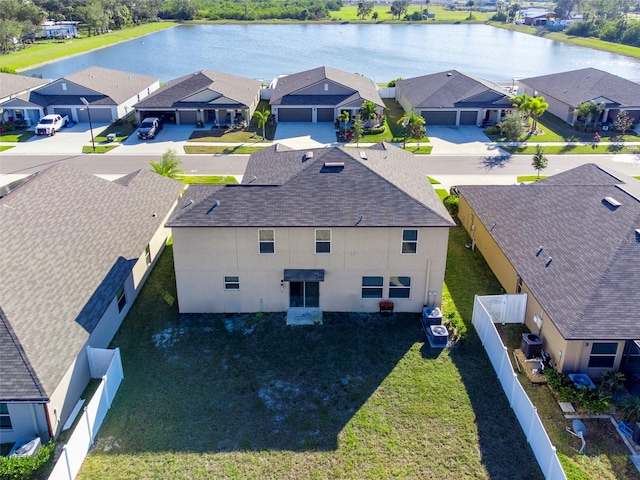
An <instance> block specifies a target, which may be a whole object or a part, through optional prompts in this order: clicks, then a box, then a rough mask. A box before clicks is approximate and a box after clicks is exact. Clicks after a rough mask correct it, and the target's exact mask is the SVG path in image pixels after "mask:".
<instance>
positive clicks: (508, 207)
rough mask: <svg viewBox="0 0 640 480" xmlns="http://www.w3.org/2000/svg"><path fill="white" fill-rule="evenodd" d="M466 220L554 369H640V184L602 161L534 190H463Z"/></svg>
mask: <svg viewBox="0 0 640 480" xmlns="http://www.w3.org/2000/svg"><path fill="white" fill-rule="evenodd" d="M459 190H460V210H459V218H460V221H461V222H462V225H463V226H464V227H465V229H466V230H467V231H468V232H469V234H470V236H471V238H472V248H477V249H479V250H480V251H481V252H482V254H483V256H484V258H485V259H486V261H487V263H488V264H489V266H490V267H491V269H492V270H493V272H494V274H495V275H496V277H497V278H498V280H499V281H500V283H501V284H502V286H503V288H504V289H505V291H506V293H510V294H513V293H527V294H528V303H527V309H526V318H525V321H526V325H527V327H528V328H529V329H530V330H531V331H532V332H534V333H540V335H541V337H542V339H543V348H544V350H545V351H546V352H548V353H549V354H550V356H551V361H552V363H553V365H554V366H555V367H556V368H557V369H558V370H560V371H562V372H564V373H572V372H582V373H587V374H588V375H589V376H591V377H593V378H598V377H599V376H600V375H601V373H602V370H603V369H605V368H614V369H619V370H622V371H624V372H626V373H630V374H633V373H637V372H639V371H640V347H639V345H640V342H639V340H640V310H639V309H638V305H640V182H639V181H638V180H635V179H633V178H631V177H627V176H624V175H619V174H614V173H610V172H607V171H605V170H603V169H602V168H599V167H598V166H596V165H594V164H588V165H583V166H580V167H577V168H574V169H572V170H569V171H567V172H564V173H560V174H557V175H554V176H552V177H549V178H547V179H545V180H541V181H539V182H535V183H534V184H530V185H510V186H461V187H459Z"/></svg>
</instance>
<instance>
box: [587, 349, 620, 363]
mask: <svg viewBox="0 0 640 480" xmlns="http://www.w3.org/2000/svg"><path fill="white" fill-rule="evenodd" d="M617 353H618V344H617V343H592V344H591V356H590V357H589V368H613V365H614V363H615V362H616V354H617Z"/></svg>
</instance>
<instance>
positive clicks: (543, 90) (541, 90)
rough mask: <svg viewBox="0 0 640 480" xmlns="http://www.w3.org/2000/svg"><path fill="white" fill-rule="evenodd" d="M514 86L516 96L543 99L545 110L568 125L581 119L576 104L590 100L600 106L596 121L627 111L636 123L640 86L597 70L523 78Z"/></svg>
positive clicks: (611, 119) (639, 118) (609, 120)
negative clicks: (546, 105) (599, 113)
mask: <svg viewBox="0 0 640 480" xmlns="http://www.w3.org/2000/svg"><path fill="white" fill-rule="evenodd" d="M518 83H519V84H520V85H521V87H522V88H521V89H519V93H526V94H527V95H529V96H532V97H537V96H543V97H544V99H545V101H546V102H547V103H548V104H549V108H548V109H547V111H548V112H549V113H552V114H554V115H555V116H556V117H558V118H560V119H561V120H563V121H565V122H567V123H568V124H570V125H573V122H575V121H576V120H584V119H581V118H579V117H578V114H577V112H576V111H577V110H578V107H579V106H580V104H582V103H585V102H591V101H594V102H596V103H597V104H600V103H604V105H605V108H604V110H603V112H602V115H601V116H600V118H599V119H598V121H599V122H601V123H603V124H606V123H612V122H614V121H615V119H616V117H617V116H618V114H619V113H620V112H621V111H623V110H626V111H627V112H629V116H630V117H631V118H633V120H634V124H635V126H637V125H638V122H640V84H638V83H635V82H632V81H631V80H627V79H625V78H622V77H619V76H617V75H613V74H611V73H609V72H604V71H602V70H598V69H597V68H591V67H589V68H581V69H579V70H572V71H570V72H562V73H553V74H550V75H542V76H540V77H531V78H524V79H521V80H518Z"/></svg>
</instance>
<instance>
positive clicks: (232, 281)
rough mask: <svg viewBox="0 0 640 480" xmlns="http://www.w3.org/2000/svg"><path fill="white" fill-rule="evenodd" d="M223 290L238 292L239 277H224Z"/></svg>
mask: <svg viewBox="0 0 640 480" xmlns="http://www.w3.org/2000/svg"><path fill="white" fill-rule="evenodd" d="M224 289H225V290H240V277H234V276H229V277H224Z"/></svg>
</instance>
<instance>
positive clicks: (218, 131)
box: [187, 128, 262, 143]
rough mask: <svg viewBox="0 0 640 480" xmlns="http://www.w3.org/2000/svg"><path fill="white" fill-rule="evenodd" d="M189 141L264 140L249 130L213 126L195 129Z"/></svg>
mask: <svg viewBox="0 0 640 480" xmlns="http://www.w3.org/2000/svg"><path fill="white" fill-rule="evenodd" d="M187 141H188V142H208V143H257V142H261V141H262V136H261V135H259V134H257V133H256V132H253V131H251V130H249V129H247V130H231V129H224V128H212V129H210V130H194V132H193V133H192V134H191V136H190V137H189V140H187Z"/></svg>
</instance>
